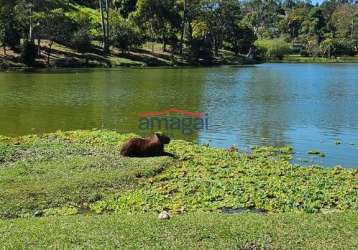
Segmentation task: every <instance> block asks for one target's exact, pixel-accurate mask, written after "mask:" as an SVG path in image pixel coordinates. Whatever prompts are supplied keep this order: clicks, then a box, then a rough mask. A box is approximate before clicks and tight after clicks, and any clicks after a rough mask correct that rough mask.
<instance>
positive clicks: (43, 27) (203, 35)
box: [0, 0, 358, 65]
mask: <svg viewBox="0 0 358 250" xmlns="http://www.w3.org/2000/svg"><path fill="white" fill-rule="evenodd" d="M43 41H46V42H47V43H46V48H44V47H43V46H41V42H43ZM148 42H155V43H160V44H162V50H163V51H166V52H168V53H169V54H171V55H173V58H174V55H176V56H181V57H182V58H186V60H189V61H200V60H202V61H207V62H209V61H211V60H213V58H215V56H217V55H218V54H219V53H220V51H222V50H225V51H231V52H232V53H233V54H235V55H238V56H245V57H251V58H253V57H255V58H276V59H277V58H282V56H283V55H285V54H299V55H303V56H320V57H328V58H329V57H336V56H342V55H350V56H353V55H356V54H357V53H358V4H357V2H356V1H354V0H326V1H323V2H322V3H320V4H312V3H311V2H310V1H305V0H283V1H279V0H246V1H238V0H113V1H111V0H72V1H71V0H0V45H1V46H2V48H3V51H2V54H3V55H4V58H6V54H7V50H12V51H17V53H19V55H21V60H22V61H23V62H24V63H25V64H27V65H33V64H34V63H35V62H36V58H37V57H39V56H41V55H42V53H45V54H46V55H47V58H48V64H49V63H50V56H51V51H52V45H53V44H54V43H58V44H62V45H64V46H66V47H69V48H72V49H74V50H76V51H78V52H80V53H86V52H89V51H92V50H93V49H94V48H97V49H100V50H101V53H102V54H103V55H108V54H110V53H111V50H112V48H116V49H118V50H119V51H120V52H121V53H123V54H126V53H130V51H133V50H135V49H138V48H141V46H142V45H143V44H146V43H148ZM41 50H45V51H42V52H41Z"/></svg>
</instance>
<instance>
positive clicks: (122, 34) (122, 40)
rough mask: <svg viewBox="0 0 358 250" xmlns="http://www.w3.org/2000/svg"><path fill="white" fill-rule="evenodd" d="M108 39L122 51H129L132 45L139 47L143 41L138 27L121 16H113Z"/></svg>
mask: <svg viewBox="0 0 358 250" xmlns="http://www.w3.org/2000/svg"><path fill="white" fill-rule="evenodd" d="M110 39H111V44H112V45H113V46H114V47H117V48H119V49H121V50H122V51H123V52H125V51H129V50H130V49H131V48H132V47H139V46H140V45H142V44H143V42H144V39H143V36H142V34H141V33H140V32H139V30H138V28H137V27H136V26H135V25H134V24H132V23H131V22H129V21H127V20H125V19H123V18H121V17H117V18H113V20H112V27H111V34H110Z"/></svg>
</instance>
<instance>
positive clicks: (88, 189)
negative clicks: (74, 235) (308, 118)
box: [0, 131, 358, 218]
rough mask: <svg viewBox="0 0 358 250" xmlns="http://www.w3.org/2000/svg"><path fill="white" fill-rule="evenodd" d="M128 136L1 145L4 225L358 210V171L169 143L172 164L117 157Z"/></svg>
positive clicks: (288, 153)
mask: <svg viewBox="0 0 358 250" xmlns="http://www.w3.org/2000/svg"><path fill="white" fill-rule="evenodd" d="M133 136H135V135H121V134H118V133H116V132H109V131H75V132H58V133H55V134H48V135H43V136H31V137H29V136H26V137H21V138H15V139H9V138H0V155H1V157H2V159H3V160H2V162H0V166H1V167H0V201H1V202H0V217H1V216H2V217H9V218H10V217H11V218H13V217H19V216H27V215H28V216H33V215H34V214H35V213H36V211H43V212H42V213H43V216H50V215H55V216H57V215H70V214H76V213H77V214H80V213H82V212H81V210H82V209H85V213H106V212H119V213H132V212H136V213H142V212H158V213H160V212H162V211H168V212H170V213H171V214H181V213H187V212H196V211H212V212H222V211H227V212H236V211H238V212H241V211H265V212H268V213H271V212H286V211H304V212H308V213H312V212H320V211H322V210H323V209H337V210H358V170H350V169H343V168H322V167H319V166H313V167H300V166H297V165H293V164H291V163H290V162H289V159H291V157H292V154H293V153H294V151H293V149H292V147H290V146H286V147H280V148H274V147H253V148H252V150H251V153H243V152H237V151H236V150H235V151H231V150H226V149H217V148H210V147H206V146H200V145H197V144H195V143H191V142H186V141H180V140H178V141H176V140H174V141H173V142H172V143H170V144H169V145H168V147H167V151H168V152H171V153H175V154H176V155H177V156H178V158H177V159H172V158H168V157H153V158H141V159H136V158H124V157H121V156H120V155H119V148H120V146H121V144H122V143H123V142H124V141H125V140H127V139H128V138H130V137H133ZM314 154H315V155H316V154H317V155H321V154H322V153H321V152H319V151H318V153H314ZM29 197H30V198H29ZM2 201H4V202H2ZM5 201H6V202H5Z"/></svg>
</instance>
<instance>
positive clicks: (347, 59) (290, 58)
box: [272, 55, 358, 63]
mask: <svg viewBox="0 0 358 250" xmlns="http://www.w3.org/2000/svg"><path fill="white" fill-rule="evenodd" d="M272 62H282V63H358V56H341V57H332V58H326V57H309V56H300V55H286V56H284V57H283V58H282V60H272Z"/></svg>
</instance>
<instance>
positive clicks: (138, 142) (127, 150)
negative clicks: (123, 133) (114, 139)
mask: <svg viewBox="0 0 358 250" xmlns="http://www.w3.org/2000/svg"><path fill="white" fill-rule="evenodd" d="M143 144H146V140H145V139H142V138H134V139H131V140H129V141H128V142H126V143H125V144H124V145H123V146H122V149H121V155H123V156H130V157H134V156H140V152H141V150H142V145H143Z"/></svg>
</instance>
